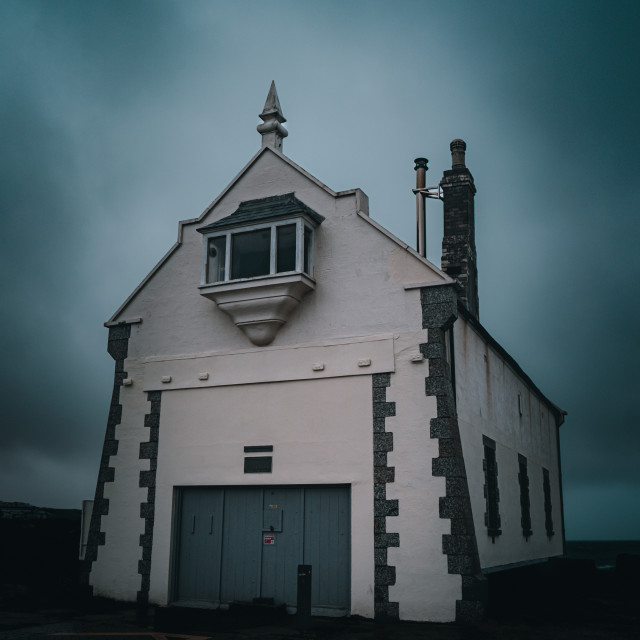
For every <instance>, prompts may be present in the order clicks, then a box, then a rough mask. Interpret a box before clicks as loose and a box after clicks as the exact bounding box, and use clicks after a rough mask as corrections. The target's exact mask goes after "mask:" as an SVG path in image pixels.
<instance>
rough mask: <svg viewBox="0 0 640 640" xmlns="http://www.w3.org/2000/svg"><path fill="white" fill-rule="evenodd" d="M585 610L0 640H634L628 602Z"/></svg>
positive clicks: (52, 622)
mask: <svg viewBox="0 0 640 640" xmlns="http://www.w3.org/2000/svg"><path fill="white" fill-rule="evenodd" d="M590 609H591V614H589V613H588V611H587V612H585V611H583V612H581V613H579V614H577V612H574V614H576V615H569V616H565V617H564V619H558V618H557V617H556V616H549V615H547V614H548V612H546V613H545V612H541V615H540V616H538V617H535V616H533V617H530V616H526V615H525V616H521V615H518V616H514V617H512V618H509V617H503V618H500V619H496V618H489V619H488V620H486V621H484V622H482V623H480V624H478V625H474V626H466V627H465V626H458V625H453V624H428V623H409V622H403V623H395V624H380V623H375V622H373V621H370V620H362V619H358V618H345V619H330V618H314V619H313V620H312V628H311V629H310V630H309V631H307V632H304V633H303V632H299V631H297V629H296V624H295V617H293V616H287V617H282V618H279V619H272V620H270V621H268V622H267V623H265V621H264V620H263V621H261V620H259V619H250V618H244V619H243V618H237V617H230V616H226V617H225V616H218V617H217V618H212V619H211V620H209V621H208V622H207V621H206V620H203V619H196V620H194V621H192V622H191V623H190V622H189V620H188V619H186V620H184V621H183V622H180V623H179V624H178V626H176V625H175V624H173V623H172V624H168V625H167V628H161V627H158V626H157V625H154V616H153V615H151V616H150V618H149V619H148V620H147V622H146V623H141V622H140V621H139V620H138V619H137V614H136V611H135V609H132V608H120V609H118V608H115V609H112V610H109V611H102V612H81V611H78V610H74V609H48V610H47V609H42V610H38V611H29V612H10V611H4V612H2V611H0V639H2V640H203V639H204V638H211V639H212V640H255V639H260V640H288V639H295V638H300V639H309V640H315V639H318V640H386V639H389V640H418V639H425V640H426V639H428V640H472V639H473V640H475V639H478V640H490V639H495V640H507V639H518V640H559V639H562V640H578V639H580V640H582V639H584V638H588V639H589V640H638V638H640V613H639V612H638V611H635V612H634V607H633V606H632V605H630V603H626V604H624V605H623V606H620V603H618V604H616V603H615V602H600V603H599V604H598V603H596V606H595V607H591V608H590ZM154 627H155V628H154Z"/></svg>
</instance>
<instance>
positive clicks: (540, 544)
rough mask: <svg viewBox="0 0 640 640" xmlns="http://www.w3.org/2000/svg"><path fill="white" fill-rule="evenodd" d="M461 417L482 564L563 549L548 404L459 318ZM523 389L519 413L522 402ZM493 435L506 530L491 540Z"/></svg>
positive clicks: (492, 564) (457, 347)
mask: <svg viewBox="0 0 640 640" xmlns="http://www.w3.org/2000/svg"><path fill="white" fill-rule="evenodd" d="M454 332H455V333H454V342H455V360H456V388H457V402H458V404H457V409H458V423H459V425H460V434H461V438H462V448H463V451H464V457H465V465H466V469H467V477H468V479H469V491H470V494H471V506H472V511H473V519H474V523H475V529H476V536H477V539H478V549H479V552H480V563H481V565H482V567H483V569H484V568H488V567H496V566H501V565H507V564H512V563H516V562H523V561H528V560H534V559H538V558H547V557H551V556H556V555H560V554H562V516H561V500H560V483H559V473H558V450H557V443H556V426H555V420H554V417H553V415H552V414H551V412H550V411H549V408H548V405H547V404H546V403H545V402H544V401H543V400H542V399H541V398H540V397H539V396H538V395H537V394H535V393H534V392H532V391H531V389H529V387H528V386H527V385H526V384H525V382H524V381H523V379H522V378H521V377H520V376H518V375H517V374H516V373H515V371H514V370H513V369H512V368H511V367H510V366H509V365H508V364H507V363H506V362H505V360H504V359H503V358H502V357H501V356H500V355H499V354H498V353H497V352H496V351H494V350H493V349H492V348H491V347H490V346H488V345H487V344H486V343H485V341H484V340H483V338H482V337H481V336H480V335H479V334H478V333H477V332H476V331H475V330H474V329H473V327H471V325H470V324H469V323H467V322H466V321H465V320H464V318H462V317H460V318H458V320H457V321H456V323H455V324H454ZM518 394H520V397H521V402H520V407H521V408H522V415H520V411H519V405H518ZM483 435H485V436H487V437H489V438H491V439H492V440H495V442H496V459H497V464H498V488H499V492H500V502H499V508H500V518H501V522H502V526H501V529H502V534H501V535H500V536H498V537H497V538H496V539H495V542H492V540H491V537H490V536H489V535H488V533H487V528H486V526H485V523H484V513H485V510H486V503H485V498H484V490H483V487H484V482H485V481H484V471H483V467H482V461H483V458H484V448H483V443H482V436H483ZM518 454H522V455H523V456H525V457H526V458H527V461H528V473H529V497H530V503H531V523H532V530H533V535H532V536H531V537H530V538H529V539H528V541H527V540H525V538H524V536H523V535H522V527H521V521H520V518H521V508H520V485H519V482H518ZM543 467H545V468H546V469H548V470H549V476H550V484H551V505H552V510H553V512H552V518H553V525H554V531H555V535H554V536H553V537H552V539H551V540H549V539H548V538H547V535H546V530H545V514H544V498H543V490H542V468H543Z"/></svg>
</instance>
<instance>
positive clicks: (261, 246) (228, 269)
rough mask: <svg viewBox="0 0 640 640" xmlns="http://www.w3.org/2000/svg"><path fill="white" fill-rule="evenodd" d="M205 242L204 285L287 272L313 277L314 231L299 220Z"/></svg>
mask: <svg viewBox="0 0 640 640" xmlns="http://www.w3.org/2000/svg"><path fill="white" fill-rule="evenodd" d="M205 238H206V243H207V251H206V255H205V264H204V273H205V280H204V283H206V284H211V283H215V282H227V281H229V280H240V279H243V278H257V277H260V276H268V275H274V274H279V273H289V272H302V273H306V274H308V275H312V253H311V252H312V238H313V231H312V229H311V227H310V226H308V225H307V224H305V222H304V220H303V219H301V218H299V219H298V220H294V221H291V220H285V221H279V222H273V223H271V224H262V225H251V226H248V227H241V228H239V229H230V230H227V231H225V232H224V233H219V234H211V235H207V236H205Z"/></svg>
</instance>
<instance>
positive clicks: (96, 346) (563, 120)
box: [0, 0, 640, 539]
mask: <svg viewBox="0 0 640 640" xmlns="http://www.w3.org/2000/svg"><path fill="white" fill-rule="evenodd" d="M639 32H640V3H638V2H637V0H633V1H631V2H625V1H620V0H617V1H616V2H604V1H602V2H589V1H588V0H581V1H578V2H562V1H559V0H555V1H553V2H541V1H536V2H531V1H527V2H525V1H522V2H521V1H514V0H510V1H508V2H473V1H467V2H465V1H462V0H458V1H457V2H455V3H453V2H429V1H415V2H410V1H398V0H395V1H394V2H374V1H369V2H364V1H360V2H348V1H346V2H345V1H344V0H341V1H339V2H329V1H323V2H321V1H317V2H273V1H271V2H264V0H260V1H257V2H253V1H251V2H248V1H245V2H243V1H240V2H213V1H200V0H180V1H175V2H170V1H162V0H158V1H155V2H142V1H135V0H126V1H122V2H121V1H115V0H111V1H96V0H93V1H91V2H88V1H67V0H49V1H35V0H19V1H12V0H2V2H0V92H1V95H0V207H1V221H2V233H1V234H0V265H1V269H0V278H1V287H2V288H1V291H2V306H1V323H2V325H1V331H0V340H1V341H2V342H1V345H0V348H1V353H2V381H1V387H0V389H1V393H2V411H1V416H2V418H1V425H0V500H22V501H26V502H31V503H34V504H38V505H41V506H51V507H79V506H80V504H81V501H82V500H83V499H91V498H93V493H94V490H95V481H96V476H97V471H98V464H99V459H100V453H101V447H102V439H103V437H104V430H105V426H106V419H107V412H108V405H109V401H110V394H111V385H112V381H113V361H112V360H111V358H110V357H109V355H108V354H107V352H106V340H107V330H106V329H105V328H104V327H103V322H104V321H105V320H107V319H108V318H109V317H110V316H111V314H112V313H113V312H114V311H115V310H116V309H117V308H118V307H119V305H120V304H121V303H122V302H123V301H124V299H125V298H126V297H127V296H128V295H129V293H130V292H131V291H132V290H133V289H134V288H135V287H136V286H137V284H138V283H139V282H140V281H141V280H142V279H143V277H144V276H145V275H146V274H147V272H148V271H149V270H150V269H151V268H152V267H153V265H154V264H155V263H156V262H157V261H158V260H159V259H160V257H161V256H162V255H163V254H164V253H165V252H166V250H167V249H168V248H169V247H170V246H171V245H172V244H173V243H174V242H175V239H176V233H177V223H178V220H181V219H186V218H193V217H196V216H198V215H199V214H200V213H201V212H202V211H203V210H204V209H205V207H206V206H207V205H208V204H209V203H210V202H211V201H212V200H213V199H214V198H215V197H216V196H217V195H218V193H219V192H220V191H221V190H222V189H223V188H224V187H225V186H226V185H227V184H228V182H229V181H230V180H231V179H232V178H233V177H234V176H235V175H236V173H237V172H238V171H239V170H240V169H241V168H242V167H243V166H244V164H245V163H246V162H247V161H248V160H249V158H250V157H251V156H252V155H253V154H254V153H255V152H256V151H257V150H258V148H259V145H260V136H259V134H258V133H257V132H256V130H255V127H256V125H257V124H258V123H259V122H260V120H259V119H258V117H257V116H258V113H259V112H260V111H261V110H262V106H263V104H264V100H265V98H266V95H267V91H268V89H269V84H270V82H271V80H275V81H276V85H277V88H278V93H279V96H280V102H281V105H282V109H283V111H284V114H285V116H286V117H287V119H288V123H287V124H286V126H287V128H288V130H289V137H288V138H287V139H286V140H285V144H284V152H285V153H286V154H287V155H288V156H289V157H291V158H292V159H293V160H294V161H295V162H297V163H298V164H300V165H301V166H302V167H304V168H305V169H306V170H308V171H309V172H310V173H312V174H313V175H315V176H316V177H317V178H319V179H320V180H322V181H323V182H324V183H326V184H327V185H328V186H330V187H331V188H332V189H334V190H336V191H339V190H343V189H350V188H354V187H360V188H362V189H363V190H364V191H365V193H367V194H368V196H369V198H370V213H371V216H372V217H373V218H374V219H375V220H377V221H378V222H380V223H381V224H383V225H384V226H385V227H387V228H388V229H389V230H390V231H392V232H393V233H395V234H396V235H398V236H399V237H400V238H401V239H403V240H405V241H406V242H409V243H411V244H413V243H414V235H415V229H414V226H415V204H414V199H413V198H414V197H413V195H412V193H411V187H412V186H413V185H414V181H415V172H414V170H413V159H414V158H415V157H417V156H421V155H423V156H426V157H427V158H429V167H430V170H429V173H428V174H427V183H428V184H429V185H432V184H433V185H435V184H437V183H438V181H439V179H440V177H441V176H442V171H443V170H445V169H447V168H449V166H450V154H449V142H450V141H451V140H452V139H453V138H457V137H460V138H464V139H465V140H466V141H467V145H468V147H467V165H468V167H469V168H470V170H471V172H472V173H473V175H474V178H475V182H476V186H477V188H478V193H477V196H476V226H477V231H476V233H477V236H476V244H477V249H478V271H479V290H480V319H481V321H482V323H483V324H484V325H485V327H486V328H487V329H488V330H489V331H490V332H491V333H492V335H493V336H494V337H495V338H496V339H498V341H499V342H501V344H502V345H503V346H504V347H505V348H506V349H507V351H509V352H510V354H511V355H512V356H513V357H514V358H515V359H516V360H517V361H518V363H519V364H520V365H521V366H522V368H523V369H524V370H525V371H526V372H527V373H528V374H529V375H530V376H531V378H532V379H533V380H534V381H535V382H536V383H537V384H538V386H539V387H540V388H541V389H542V391H543V392H544V393H545V394H546V395H547V396H548V397H549V398H550V399H551V400H553V401H554V402H555V403H556V404H558V405H559V406H561V407H562V408H563V409H565V410H566V411H568V414H569V415H568V416H567V420H566V423H565V425H564V426H563V427H562V428H561V443H562V464H563V473H564V495H565V515H566V530H567V537H568V538H569V539H587V538H596V539H598V538H608V539H632V538H633V539H637V538H640V497H639V496H640V435H639V433H640V432H639V426H640V425H639V423H640V420H639V417H640V409H639V400H640V373H639V366H638V357H639V355H640V339H639V336H640V330H639V329H640V327H639V326H638V316H639V313H638V312H639V305H640V258H639V256H640V211H639V206H638V203H639V202H640V181H639V179H638V177H639V176H640V153H639V150H638V147H639V143H640V134H639V130H640V129H639V124H638V122H639V116H640V99H639V95H640V53H639V50H638V49H639V47H638V33H639ZM428 204H429V210H428V215H429V218H430V220H429V242H428V257H429V259H431V260H432V261H433V262H435V263H436V264H439V256H440V234H441V232H442V222H441V220H440V217H441V215H442V213H441V207H439V206H438V203H436V202H434V201H429V203H428Z"/></svg>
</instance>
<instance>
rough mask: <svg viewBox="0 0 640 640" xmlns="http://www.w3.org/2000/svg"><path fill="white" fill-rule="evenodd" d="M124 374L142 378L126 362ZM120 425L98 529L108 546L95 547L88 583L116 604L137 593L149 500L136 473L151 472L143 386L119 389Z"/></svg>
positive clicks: (139, 366)
mask: <svg viewBox="0 0 640 640" xmlns="http://www.w3.org/2000/svg"><path fill="white" fill-rule="evenodd" d="M125 363H126V366H125V371H127V373H128V374H129V375H131V376H133V377H134V378H138V379H142V375H143V366H142V364H141V363H140V362H139V361H135V360H126V361H125ZM120 403H121V404H122V416H123V418H122V423H121V424H119V425H117V426H116V436H115V437H116V438H117V439H118V441H119V444H118V453H117V455H115V456H111V460H110V466H112V467H115V470H116V471H115V479H114V482H107V483H105V485H104V497H105V498H107V499H108V500H109V513H108V515H106V516H102V518H101V519H102V524H101V531H105V532H107V536H106V544H105V545H104V546H99V547H98V556H97V559H96V561H95V562H94V563H93V567H92V570H91V577H90V584H91V585H93V593H94V595H96V596H103V597H106V598H114V599H116V600H133V601H135V599H136V593H137V592H138V590H139V589H140V574H139V573H138V560H140V559H141V558H142V548H141V547H140V534H142V533H144V520H143V519H142V518H141V517H140V503H142V502H146V500H147V489H146V488H144V489H141V488H140V487H139V486H138V485H139V478H140V471H141V470H148V469H149V460H139V454H140V443H141V442H148V441H149V429H147V428H145V427H144V416H145V414H146V413H148V412H149V409H150V404H149V402H147V396H146V394H145V393H143V392H142V387H141V386H140V387H136V386H135V385H134V386H131V387H124V386H123V387H120Z"/></svg>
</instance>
